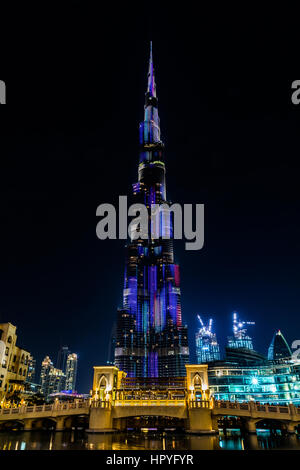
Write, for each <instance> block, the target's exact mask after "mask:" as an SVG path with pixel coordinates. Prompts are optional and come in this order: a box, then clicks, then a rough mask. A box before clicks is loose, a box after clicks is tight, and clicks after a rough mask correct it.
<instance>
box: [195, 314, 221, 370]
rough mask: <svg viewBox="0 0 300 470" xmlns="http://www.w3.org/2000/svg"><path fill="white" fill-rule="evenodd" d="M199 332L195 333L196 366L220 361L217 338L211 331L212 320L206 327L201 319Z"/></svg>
mask: <svg viewBox="0 0 300 470" xmlns="http://www.w3.org/2000/svg"><path fill="white" fill-rule="evenodd" d="M198 319H199V321H200V325H201V326H200V328H199V331H197V333H196V356H197V363H198V364H206V363H208V362H212V361H218V360H219V359H220V348H219V344H218V341H217V336H216V334H215V333H213V331H212V323H213V321H212V318H210V320H209V324H208V326H205V325H204V323H203V321H202V319H201V317H200V316H199V315H198Z"/></svg>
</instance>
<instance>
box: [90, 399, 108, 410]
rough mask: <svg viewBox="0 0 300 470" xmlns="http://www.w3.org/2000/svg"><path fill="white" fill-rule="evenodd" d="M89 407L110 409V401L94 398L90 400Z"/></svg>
mask: <svg viewBox="0 0 300 470" xmlns="http://www.w3.org/2000/svg"><path fill="white" fill-rule="evenodd" d="M91 408H103V409H106V410H110V409H111V402H110V401H109V400H94V401H92V402H91Z"/></svg>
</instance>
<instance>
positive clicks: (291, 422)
mask: <svg viewBox="0 0 300 470" xmlns="http://www.w3.org/2000/svg"><path fill="white" fill-rule="evenodd" d="M223 417H237V418H241V420H242V422H244V424H245V427H246V430H247V431H248V432H250V433H255V432H256V425H257V424H258V423H259V422H262V421H268V420H269V421H277V422H280V423H281V424H282V425H283V426H284V427H285V429H286V430H287V432H289V433H294V432H295V428H296V427H298V426H299V425H300V407H296V406H295V405H292V404H289V405H288V406H282V405H263V404H260V403H254V402H252V401H251V402H248V403H236V402H230V401H215V402H214V407H213V409H212V420H213V421H214V422H215V425H216V423H217V421H218V419H219V418H223Z"/></svg>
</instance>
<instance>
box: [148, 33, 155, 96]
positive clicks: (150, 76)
mask: <svg viewBox="0 0 300 470" xmlns="http://www.w3.org/2000/svg"><path fill="white" fill-rule="evenodd" d="M147 94H148V96H153V97H155V98H156V84H155V77H154V67H153V53H152V41H150V58H149V70H148V86H147Z"/></svg>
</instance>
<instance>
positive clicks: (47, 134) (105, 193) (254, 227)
mask: <svg viewBox="0 0 300 470" xmlns="http://www.w3.org/2000/svg"><path fill="white" fill-rule="evenodd" d="M54 5H55V3H54ZM67 5H69V6H68V7H67ZM83 5H85V6H83ZM139 5H140V6H139V11H138V12H137V11H136V12H135V14H134V10H133V7H126V8H125V6H123V7H122V8H117V9H115V11H110V12H106V11H105V12H104V11H97V12H95V11H94V10H93V8H92V7H91V6H90V4H89V3H81V2H70V3H68V2H67V3H66V6H65V7H61V6H60V7H58V8H56V7H55V6H53V3H51V6H50V3H48V2H46V6H44V10H43V11H42V10H41V9H38V8H41V7H33V6H28V5H26V12H25V7H24V12H22V11H20V10H19V16H18V18H19V19H16V18H15V17H14V13H13V12H8V13H7V25H10V28H7V30H6V31H5V30H3V31H2V32H1V35H2V36H1V41H4V43H5V44H6V46H7V47H6V48H5V51H4V53H3V54H4V55H3V57H2V61H1V65H2V66H3V67H1V69H0V70H1V74H2V75H1V76H0V79H4V80H6V82H7V98H8V102H9V105H7V106H6V107H1V113H0V120H1V121H0V139H1V140H0V152H1V162H0V165H1V171H0V178H1V184H0V193H1V198H0V214H1V232H0V257H1V262H0V321H2V322H6V321H9V322H11V323H13V324H15V325H17V327H18V335H19V343H20V344H21V345H23V346H24V347H25V348H28V349H29V350H30V351H31V352H32V353H33V355H34V356H35V357H36V358H37V361H38V363H40V361H41V360H42V359H43V357H44V356H45V355H50V357H51V358H53V360H56V355H57V350H58V348H59V346H60V344H62V343H63V344H67V345H69V347H70V348H71V349H72V351H74V352H78V354H79V377H78V390H79V391H88V390H89V389H90V387H91V377H92V366H93V365H99V364H102V363H104V362H105V361H106V359H107V349H108V338H109V335H110V331H111V327H112V322H113V320H114V317H115V314H116V309H117V307H118V306H119V305H120V303H121V294H122V280H123V268H124V248H123V245H124V243H123V242H122V241H112V240H110V241H99V240H98V239H97V238H96V234H95V228H96V223H97V219H96V215H95V213H96V207H97V206H98V205H99V204H101V203H103V202H109V203H115V202H116V201H117V200H118V196H119V195H123V194H129V193H130V188H131V184H132V183H134V182H136V180H137V163H138V123H139V122H140V121H141V119H142V115H143V103H144V92H145V86H146V73H147V60H148V48H149V46H148V41H149V39H152V40H153V48H154V62H155V68H156V78H157V91H158V97H159V113H160V119H161V128H162V135H163V140H164V142H165V145H166V162H167V190H168V197H169V199H171V200H172V201H173V202H175V201H178V202H181V203H195V204H196V203H204V204H205V246H204V248H203V249H202V250H201V251H199V252H191V251H185V250H184V243H183V242H176V260H177V261H178V262H179V264H180V266H181V280H182V307H183V317H184V320H185V321H186V322H187V323H188V325H189V334H190V342H191V349H192V351H193V349H194V348H193V346H194V333H195V329H196V326H197V323H196V320H195V314H196V313H201V314H203V315H204V316H205V315H213V317H214V319H215V321H216V330H217V334H218V337H219V340H220V342H221V343H222V344H224V340H225V338H226V336H227V335H228V334H230V328H231V312H232V311H233V310H234V309H237V310H238V311H239V312H240V314H241V317H242V318H243V319H244V320H251V321H255V322H256V326H255V327H254V328H253V330H251V332H252V333H253V337H254V342H255V347H256V349H258V350H259V351H261V352H263V353H266V349H267V346H268V344H269V342H270V341H271V338H272V335H273V332H274V329H275V328H281V329H282V331H283V333H284V334H285V335H286V337H287V340H288V342H289V343H291V342H292V341H293V340H295V339H299V338H300V320H299V310H300V298H299V256H300V251H299V248H300V244H299V240H300V236H299V235H300V233H299V202H300V197H299V123H300V106H299V107H298V108H297V107H296V106H294V105H292V103H291V100H290V95H291V83H292V81H293V80H295V79H297V75H293V72H290V71H289V70H286V68H285V65H286V63H287V62H288V56H287V50H286V49H285V48H284V46H283V44H282V42H281V38H280V35H278V34H277V36H276V35H275V31H276V25H275V24H274V25H273V26H274V27H272V19H271V17H270V16H268V17H264V16H263V15H262V16H255V22H253V21H249V23H247V24H246V22H245V20H244V19H245V16H244V15H243V12H240V21H238V22H234V21H233V24H232V25H231V24H230V23H228V22H227V21H225V20H224V17H223V15H222V12H219V14H218V15H214V14H213V13H211V14H210V15H208V16H207V15H204V14H203V15H200V16H199V15H196V12H193V11H186V12H185V13H182V12H181V11H175V10H174V8H173V9H170V8H167V6H165V7H164V8H163V9H162V7H161V6H160V10H159V14H156V13H155V14H152V15H150V14H149V12H148V11H147V4H146V2H140V4H139ZM166 5H167V4H166ZM130 8H131V9H130ZM157 8H158V7H157ZM131 10H132V11H131ZM153 11H155V10H153ZM156 11H157V10H156ZM23 13H24V15H25V13H26V21H25V19H24V18H25V17H23ZM125 14H126V16H125ZM35 18H39V20H38V21H36V20H35ZM248 19H249V18H248ZM266 25H268V26H270V28H269V29H268V30H266ZM277 33H278V30H277ZM285 73H286V77H287V78H282V76H284V75H285ZM290 73H291V75H290ZM289 77H290V78H289ZM298 78H299V77H298Z"/></svg>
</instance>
